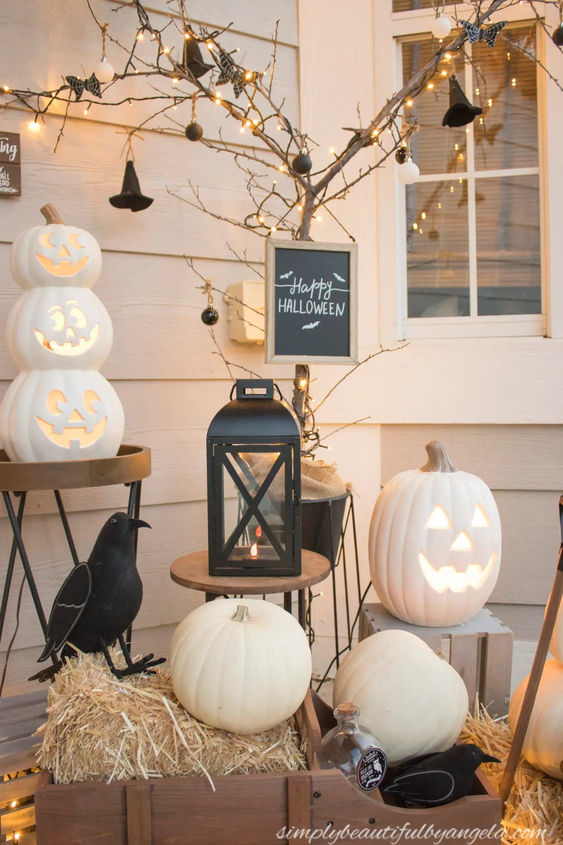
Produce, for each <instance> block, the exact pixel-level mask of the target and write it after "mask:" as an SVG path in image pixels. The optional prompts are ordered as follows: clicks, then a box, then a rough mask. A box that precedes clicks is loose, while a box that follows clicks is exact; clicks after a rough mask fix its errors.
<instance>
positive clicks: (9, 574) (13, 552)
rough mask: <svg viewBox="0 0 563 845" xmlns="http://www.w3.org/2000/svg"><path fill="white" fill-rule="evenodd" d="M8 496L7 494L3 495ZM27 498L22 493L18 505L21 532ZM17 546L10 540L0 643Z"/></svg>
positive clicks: (25, 494) (0, 620)
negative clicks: (10, 546)
mask: <svg viewBox="0 0 563 845" xmlns="http://www.w3.org/2000/svg"><path fill="white" fill-rule="evenodd" d="M4 495H9V494H4ZM26 498H27V493H22V494H21V497H20V503H19V505H18V515H17V521H18V526H19V529H20V532H21V524H22V519H23V512H24V509H25V500H26ZM17 549H18V546H17V543H16V538H15V537H14V538H13V539H12V548H11V549H10V557H9V560H8V568H7V570H6V579H5V581H4V591H3V593H2V604H1V605H0V642H1V641H2V632H3V630H4V622H5V620H6V610H7V609H8V599H9V597H10V588H11V586H12V576H13V574H14V564H15V562H16V552H17Z"/></svg>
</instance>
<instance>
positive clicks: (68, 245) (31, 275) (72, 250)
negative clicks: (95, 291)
mask: <svg viewBox="0 0 563 845" xmlns="http://www.w3.org/2000/svg"><path fill="white" fill-rule="evenodd" d="M41 213H42V214H43V215H44V217H45V219H46V221H47V225H44V226H35V227H34V228H33V229H28V230H27V231H25V232H22V233H21V235H19V236H18V237H17V238H16V240H15V241H14V243H13V245H12V252H11V258H10V267H11V271H12V275H13V277H14V279H15V280H16V282H17V283H18V285H20V287H22V288H34V287H45V286H52V285H59V286H66V287H87V288H91V287H92V285H94V284H95V283H96V280H97V279H98V277H99V275H100V272H101V269H102V253H101V251H100V247H99V245H98V242H97V240H96V239H95V238H94V236H93V235H91V234H90V233H89V232H86V231H85V230H84V229H79V228H78V227H77V226H67V225H66V224H65V223H64V222H63V221H62V220H61V218H60V217H59V215H58V214H57V212H56V210H55V209H54V208H53V207H52V206H50V205H47V206H45V207H44V208H42V209H41Z"/></svg>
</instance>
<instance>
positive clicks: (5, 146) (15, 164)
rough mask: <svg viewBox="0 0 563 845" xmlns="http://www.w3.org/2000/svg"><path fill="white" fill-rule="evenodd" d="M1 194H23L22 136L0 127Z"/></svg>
mask: <svg viewBox="0 0 563 845" xmlns="http://www.w3.org/2000/svg"><path fill="white" fill-rule="evenodd" d="M0 196H2V197H19V196H21V171H20V136H19V133H18V132H2V130H1V129H0Z"/></svg>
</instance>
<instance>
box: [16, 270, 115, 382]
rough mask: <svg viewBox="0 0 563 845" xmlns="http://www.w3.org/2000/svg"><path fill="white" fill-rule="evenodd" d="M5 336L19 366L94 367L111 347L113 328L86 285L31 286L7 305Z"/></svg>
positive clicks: (26, 367) (24, 367) (41, 368)
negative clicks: (10, 306)
mask: <svg viewBox="0 0 563 845" xmlns="http://www.w3.org/2000/svg"><path fill="white" fill-rule="evenodd" d="M6 340H7V342H8V349H9V351H10V354H11V356H12V358H13V359H14V361H15V362H16V364H17V365H18V367H19V368H20V369H25V370H34V369H35V370H48V369H51V368H53V367H65V369H78V370H85V369H90V368H95V369H98V368H99V367H101V366H102V364H103V363H104V361H105V360H106V358H107V356H108V355H109V353H110V350H111V344H112V341H113V329H112V325H111V320H110V316H109V314H108V312H107V311H106V309H105V307H104V306H103V305H102V303H101V302H100V300H99V299H98V297H97V296H96V294H95V293H93V292H92V291H91V290H89V289H88V288H69V287H64V288H60V287H48V288H34V289H33V290H28V291H26V292H25V293H24V294H23V296H21V297H20V298H19V299H18V301H17V302H16V303H15V305H14V306H13V308H12V310H11V311H10V314H9V315H8V321H7V323H6Z"/></svg>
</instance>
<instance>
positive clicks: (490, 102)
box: [487, 97, 493, 109]
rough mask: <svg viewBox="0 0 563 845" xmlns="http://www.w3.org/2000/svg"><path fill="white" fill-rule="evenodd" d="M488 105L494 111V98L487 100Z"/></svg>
mask: <svg viewBox="0 0 563 845" xmlns="http://www.w3.org/2000/svg"><path fill="white" fill-rule="evenodd" d="M487 105H488V107H489V108H490V109H492V107H493V98H492V97H489V99H488V100H487Z"/></svg>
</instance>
